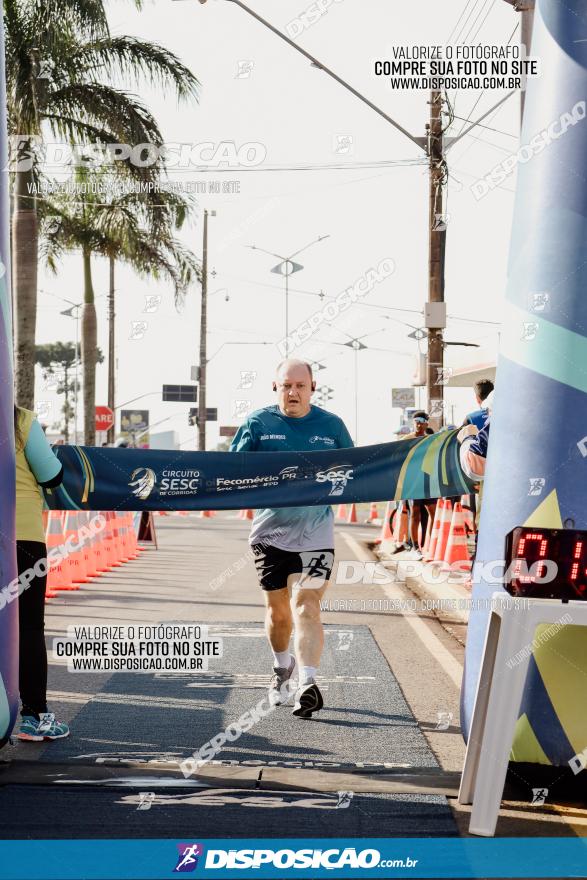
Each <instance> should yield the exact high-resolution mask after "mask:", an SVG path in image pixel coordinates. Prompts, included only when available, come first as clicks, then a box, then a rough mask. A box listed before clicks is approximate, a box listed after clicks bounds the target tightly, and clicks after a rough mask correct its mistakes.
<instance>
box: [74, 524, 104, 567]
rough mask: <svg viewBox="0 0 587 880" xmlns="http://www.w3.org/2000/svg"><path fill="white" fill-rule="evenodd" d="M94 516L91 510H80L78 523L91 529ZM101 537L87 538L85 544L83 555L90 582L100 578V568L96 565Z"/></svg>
mask: <svg viewBox="0 0 587 880" xmlns="http://www.w3.org/2000/svg"><path fill="white" fill-rule="evenodd" d="M93 515H94V514H93V513H92V511H90V510H80V511H78V522H79V523H80V524H81V525H83V526H85V527H86V528H87V529H89V526H90V522H91V520H92V516H93ZM99 538H100V536H99V535H97V534H96V535H92V536H91V537H90V538H87V539H86V540H85V541H84V543H83V547H82V550H83V553H84V560H85V563H86V574H87V576H88V579H89V580H93V579H94V578H95V577H98V575H99V574H100V572H99V571H98V567H97V564H96V550H95V548H96V542H97V541H98V540H99Z"/></svg>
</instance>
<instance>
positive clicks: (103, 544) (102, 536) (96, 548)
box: [92, 510, 111, 574]
mask: <svg viewBox="0 0 587 880" xmlns="http://www.w3.org/2000/svg"><path fill="white" fill-rule="evenodd" d="M95 512H97V511H95ZM100 515H101V516H102V518H103V519H104V520H105V521H106V524H105V525H104V528H103V529H102V530H101V531H100V532H99V533H97V534H96V535H95V537H94V544H93V547H92V550H93V554H94V565H95V567H96V571H97V572H98V574H103V573H104V572H105V571H110V568H111V566H110V558H109V555H108V544H107V537H108V512H107V511H105V510H102V511H100Z"/></svg>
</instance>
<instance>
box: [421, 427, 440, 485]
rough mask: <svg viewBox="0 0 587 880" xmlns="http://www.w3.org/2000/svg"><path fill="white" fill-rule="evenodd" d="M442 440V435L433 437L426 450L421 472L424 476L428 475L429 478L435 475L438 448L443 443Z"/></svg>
mask: <svg viewBox="0 0 587 880" xmlns="http://www.w3.org/2000/svg"><path fill="white" fill-rule="evenodd" d="M443 440H444V437H443V436H442V434H439V435H438V437H435V438H434V440H432V442H431V443H430V446H429V447H428V449H427V450H426V455H425V456H424V459H423V461H422V470H423V471H424V473H425V474H428V476H429V477H431V476H432V475H433V474H434V473H436V462H437V456H438V446H439V445H440V444H441V443H442V442H443ZM416 448H417V447H416Z"/></svg>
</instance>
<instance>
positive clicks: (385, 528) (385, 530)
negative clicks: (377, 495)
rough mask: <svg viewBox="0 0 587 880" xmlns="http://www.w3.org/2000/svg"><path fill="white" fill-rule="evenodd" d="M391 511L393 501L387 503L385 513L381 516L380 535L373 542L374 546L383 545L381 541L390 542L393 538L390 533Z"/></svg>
mask: <svg viewBox="0 0 587 880" xmlns="http://www.w3.org/2000/svg"><path fill="white" fill-rule="evenodd" d="M392 511H393V501H388V502H387V505H386V507H385V513H384V514H383V523H382V525H381V534H380V535H379V537H378V538H377V539H376V540H375V544H381V543H383V541H391V539H392V538H393V535H392V532H391V525H390V519H391V513H392Z"/></svg>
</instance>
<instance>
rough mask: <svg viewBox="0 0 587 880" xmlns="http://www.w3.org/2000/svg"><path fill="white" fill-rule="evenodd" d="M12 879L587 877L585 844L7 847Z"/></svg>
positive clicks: (80, 843)
mask: <svg viewBox="0 0 587 880" xmlns="http://www.w3.org/2000/svg"><path fill="white" fill-rule="evenodd" d="M0 865H1V866H2V867H1V869H0V876H1V877H2V878H4V880H36V878H39V880H41V878H43V880H119V878H120V880H154V878H156V880H163V878H168V877H169V878H172V877H176V876H177V875H178V874H191V875H193V877H194V878H197V877H218V878H225V877H249V878H256V877H263V878H271V880H275V878H281V877H284V878H286V877H300V878H317V877H330V878H337V877H365V878H366V877H379V878H388V877H389V878H395V877H414V878H415V877H437V878H441V877H450V878H453V880H455V878H458V877H477V878H479V877H483V878H485V877H533V878H538V877H540V878H542V877H587V839H585V838H560V837H559V838H535V837H532V838H507V839H504V840H496V839H494V838H492V839H487V840H484V839H474V840H473V839H454V838H426V839H423V838H409V837H408V838H383V837H381V838H380V837H366V838H360V839H339V838H327V839H321V838H317V839H312V838H308V839H300V838H295V839H292V838H289V839H288V838H282V839H275V838H270V839H263V838H260V839H255V840H247V839H242V840H235V839H234V838H233V839H218V840H198V839H197V838H195V839H194V840H5V841H0Z"/></svg>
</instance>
